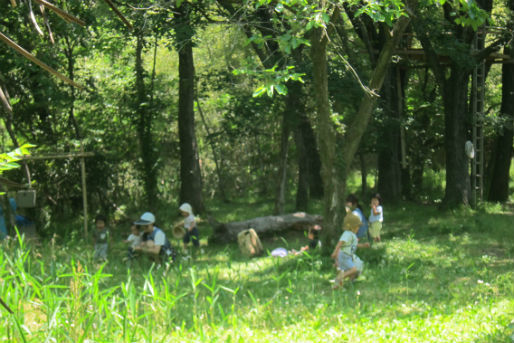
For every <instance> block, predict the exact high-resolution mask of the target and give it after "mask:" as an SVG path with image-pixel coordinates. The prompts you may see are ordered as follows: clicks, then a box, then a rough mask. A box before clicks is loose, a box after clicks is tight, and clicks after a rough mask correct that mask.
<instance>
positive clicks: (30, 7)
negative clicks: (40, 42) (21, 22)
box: [29, 0, 44, 36]
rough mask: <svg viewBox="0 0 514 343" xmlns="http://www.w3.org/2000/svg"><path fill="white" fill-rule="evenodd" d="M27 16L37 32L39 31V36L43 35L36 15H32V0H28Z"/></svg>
mask: <svg viewBox="0 0 514 343" xmlns="http://www.w3.org/2000/svg"><path fill="white" fill-rule="evenodd" d="M29 17H30V21H32V24H33V25H34V28H35V29H36V31H37V33H39V35H40V36H44V33H43V30H41V28H40V27H39V25H38V23H37V21H36V16H35V15H34V11H33V10H32V1H31V0H29Z"/></svg>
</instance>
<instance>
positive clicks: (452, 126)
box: [442, 65, 470, 207]
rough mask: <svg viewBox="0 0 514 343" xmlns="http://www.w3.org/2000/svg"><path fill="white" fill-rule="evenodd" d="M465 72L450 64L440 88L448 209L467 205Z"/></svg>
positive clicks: (466, 83) (466, 82)
mask: <svg viewBox="0 0 514 343" xmlns="http://www.w3.org/2000/svg"><path fill="white" fill-rule="evenodd" d="M469 75H470V74H469V72H468V71H466V70H463V69H462V68H459V66H457V65H452V67H451V74H450V77H449V78H448V79H447V80H446V82H445V84H444V88H443V94H442V96H443V102H444V115H445V118H444V119H445V120H444V122H445V131H444V133H445V137H444V138H445V154H446V156H445V158H446V190H445V197H444V204H445V205H446V206H448V207H454V206H457V205H461V204H464V205H469V201H470V198H469V196H470V180H469V161H468V158H467V156H466V153H465V151H464V144H465V143H466V139H467V136H466V133H467V132H466V131H467V130H466V123H467V121H468V113H467V110H466V109H467V106H466V104H467V101H466V100H467V94H468V80H469Z"/></svg>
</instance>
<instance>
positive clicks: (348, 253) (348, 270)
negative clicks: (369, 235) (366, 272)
mask: <svg viewBox="0 0 514 343" xmlns="http://www.w3.org/2000/svg"><path fill="white" fill-rule="evenodd" d="M361 225H362V222H361V220H360V219H359V217H357V216H356V215H355V214H353V213H348V214H347V215H346V217H345V218H344V223H343V230H344V232H343V234H342V235H341V237H340V238H339V242H338V243H337V245H336V247H335V249H334V252H333V253H332V258H333V259H335V260H336V266H337V270H338V272H337V276H336V279H335V283H334V286H333V288H334V289H338V288H340V287H342V286H343V283H344V279H345V278H349V279H350V280H353V279H355V278H356V277H357V276H359V274H360V273H361V272H362V268H363V263H362V261H361V259H360V258H359V257H358V256H357V255H355V251H356V250H357V247H358V245H359V244H358V239H357V235H356V233H357V232H358V231H359V227H360V226H361Z"/></svg>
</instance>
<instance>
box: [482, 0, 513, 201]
mask: <svg viewBox="0 0 514 343" xmlns="http://www.w3.org/2000/svg"><path fill="white" fill-rule="evenodd" d="M511 8H512V9H514V1H512V0H511ZM504 53H505V54H506V55H510V56H512V54H513V53H514V45H512V44H510V45H508V46H506V47H505V48H504ZM502 86H503V87H502V104H501V111H500V112H501V114H500V115H501V117H502V118H504V119H505V124H504V125H503V126H502V128H501V129H500V131H499V132H498V133H497V136H496V138H495V142H494V150H493V152H492V154H491V161H490V163H489V165H490V172H489V173H488V174H489V175H490V186H489V190H488V196H487V199H488V200H489V201H498V202H505V201H507V200H508V198H509V179H510V176H509V171H510V164H511V162H512V157H513V146H512V144H513V143H512V140H513V137H514V130H513V129H514V127H513V125H514V65H513V64H509V63H505V64H503V66H502Z"/></svg>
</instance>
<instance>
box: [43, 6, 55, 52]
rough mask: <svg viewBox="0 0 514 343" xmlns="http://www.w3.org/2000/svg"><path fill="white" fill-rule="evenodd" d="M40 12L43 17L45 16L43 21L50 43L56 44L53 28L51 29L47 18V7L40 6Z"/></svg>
mask: <svg viewBox="0 0 514 343" xmlns="http://www.w3.org/2000/svg"><path fill="white" fill-rule="evenodd" d="M39 10H40V11H41V15H42V16H43V19H44V20H45V26H46V29H47V30H48V37H49V38H50V42H52V44H55V40H54V33H53V32H52V28H51V27H50V23H49V22H48V17H47V16H46V11H45V6H43V5H39Z"/></svg>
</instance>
